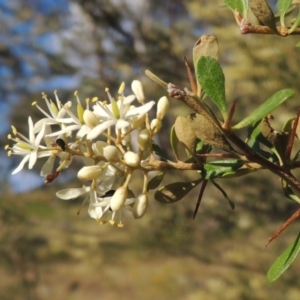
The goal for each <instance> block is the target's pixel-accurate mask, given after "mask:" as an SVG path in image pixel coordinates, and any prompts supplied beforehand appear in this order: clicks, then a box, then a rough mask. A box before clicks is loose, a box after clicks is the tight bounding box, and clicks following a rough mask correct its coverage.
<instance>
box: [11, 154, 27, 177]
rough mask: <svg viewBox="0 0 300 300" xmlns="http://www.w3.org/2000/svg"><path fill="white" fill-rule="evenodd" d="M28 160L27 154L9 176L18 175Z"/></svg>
mask: <svg viewBox="0 0 300 300" xmlns="http://www.w3.org/2000/svg"><path fill="white" fill-rule="evenodd" d="M28 160H29V154H28V155H26V156H25V157H24V158H23V159H22V161H21V162H20V164H19V165H18V167H17V168H16V169H15V170H14V171H13V172H12V173H11V175H15V174H17V173H19V172H20V171H21V170H22V169H23V168H24V165H25V164H26V163H27V162H28Z"/></svg>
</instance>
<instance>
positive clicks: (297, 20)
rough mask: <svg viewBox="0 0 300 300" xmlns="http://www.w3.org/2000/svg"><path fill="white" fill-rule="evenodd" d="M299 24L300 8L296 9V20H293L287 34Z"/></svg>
mask: <svg viewBox="0 0 300 300" xmlns="http://www.w3.org/2000/svg"><path fill="white" fill-rule="evenodd" d="M299 24H300V9H299V11H298V15H297V17H296V20H295V21H294V23H293V25H292V27H291V28H290V29H289V31H288V34H291V33H292V32H293V31H294V30H295V29H296V28H297V27H298V26H299Z"/></svg>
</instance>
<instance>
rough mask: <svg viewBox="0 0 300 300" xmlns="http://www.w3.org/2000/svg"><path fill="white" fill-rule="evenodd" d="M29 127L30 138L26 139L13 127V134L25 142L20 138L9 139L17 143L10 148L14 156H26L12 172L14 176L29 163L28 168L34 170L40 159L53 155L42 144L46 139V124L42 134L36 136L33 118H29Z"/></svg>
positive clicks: (41, 131)
mask: <svg viewBox="0 0 300 300" xmlns="http://www.w3.org/2000/svg"><path fill="white" fill-rule="evenodd" d="M28 126H29V138H26V137H25V136H24V135H23V134H21V133H19V132H17V130H16V129H15V128H14V127H13V126H12V129H13V133H14V134H15V135H18V136H20V137H21V138H22V139H23V140H20V139H19V138H17V137H16V138H12V137H11V136H9V138H10V139H11V140H13V141H15V142H16V144H15V145H14V146H13V147H12V148H10V150H11V152H12V154H15V155H21V156H24V158H23V159H22V161H21V162H20V164H19V166H18V167H17V168H16V169H15V170H14V171H13V172H12V174H16V173H18V172H20V171H21V170H22V169H23V167H24V165H25V164H26V163H27V162H28V168H29V169H32V167H33V166H34V164H35V163H36V161H37V159H38V158H40V157H46V156H50V155H51V154H52V150H49V149H47V147H45V146H41V145H40V142H41V140H42V138H43V137H44V133H45V129H46V125H45V124H44V125H43V126H42V128H41V130H40V132H39V133H38V134H37V136H35V134H34V130H33V122H32V119H31V117H28Z"/></svg>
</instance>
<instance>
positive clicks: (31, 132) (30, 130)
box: [28, 117, 35, 144]
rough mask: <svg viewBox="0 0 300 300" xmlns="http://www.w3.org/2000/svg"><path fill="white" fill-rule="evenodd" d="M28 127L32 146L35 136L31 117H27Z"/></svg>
mask: <svg viewBox="0 0 300 300" xmlns="http://www.w3.org/2000/svg"><path fill="white" fill-rule="evenodd" d="M28 127H29V140H30V142H31V143H32V144H33V143H34V140H35V136H34V133H33V122H32V119H31V117H28Z"/></svg>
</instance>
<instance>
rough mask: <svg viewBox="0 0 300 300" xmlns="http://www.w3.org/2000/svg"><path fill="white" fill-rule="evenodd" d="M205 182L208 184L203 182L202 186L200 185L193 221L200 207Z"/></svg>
mask: <svg viewBox="0 0 300 300" xmlns="http://www.w3.org/2000/svg"><path fill="white" fill-rule="evenodd" d="M207 182H208V180H204V181H203V183H202V185H201V189H200V193H199V197H198V200H197V204H196V207H195V211H194V215H193V220H195V217H196V214H197V212H198V209H199V206H200V203H201V200H202V197H203V194H204V190H205V188H206V185H207Z"/></svg>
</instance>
